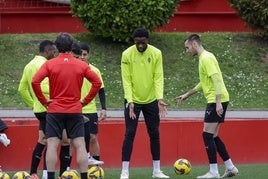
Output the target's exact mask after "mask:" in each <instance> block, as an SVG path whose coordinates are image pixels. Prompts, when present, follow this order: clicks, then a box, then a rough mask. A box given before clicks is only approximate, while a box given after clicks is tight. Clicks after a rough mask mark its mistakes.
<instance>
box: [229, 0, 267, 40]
mask: <svg viewBox="0 0 268 179" xmlns="http://www.w3.org/2000/svg"><path fill="white" fill-rule="evenodd" d="M229 2H230V3H231V7H233V8H235V9H237V11H238V15H239V16H240V17H241V18H242V19H244V20H245V21H246V22H247V24H248V25H249V26H250V27H252V28H253V29H255V30H257V31H258V32H260V33H261V35H263V36H264V37H266V38H268V23H267V22H268V1H267V0H229Z"/></svg>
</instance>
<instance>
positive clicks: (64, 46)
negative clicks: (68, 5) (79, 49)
mask: <svg viewBox="0 0 268 179" xmlns="http://www.w3.org/2000/svg"><path fill="white" fill-rule="evenodd" d="M73 42H74V39H73V37H72V36H71V35H70V34H68V33H60V34H59V35H58V36H57V38H56V41H55V44H56V47H57V49H58V51H59V53H60V54H59V55H58V56H57V57H55V58H53V59H51V60H49V61H46V62H45V63H44V64H43V65H42V67H41V68H40V70H39V71H38V72H37V73H36V74H35V76H34V77H33V79H32V87H33V91H34V92H35V94H36V96H37V98H38V100H39V101H40V102H41V104H42V105H43V106H45V107H47V116H46V121H47V123H46V138H47V154H46V163H47V170H48V179H54V178H55V166H56V163H57V147H58V145H59V143H60V139H61V138H62V133H63V129H66V132H67V136H68V138H69V139H71V143H72V145H73V146H74V148H75V149H76V154H77V157H76V158H77V163H78V166H79V168H80V175H81V179H87V169H88V161H87V152H86V148H85V142H84V119H83V115H82V106H84V105H87V104H88V103H89V102H90V101H91V100H92V99H93V98H94V97H95V96H96V94H97V93H98V91H99V89H100V87H101V81H100V79H99V77H98V76H97V74H96V73H95V72H93V71H92V70H91V69H90V68H89V67H88V65H87V64H86V63H84V62H82V61H80V60H77V59H76V58H75V57H73V55H72V54H71V49H72V44H73ZM46 77H48V79H49V98H47V97H45V96H44V94H43V93H42V90H41V86H40V84H41V82H42V81H43V79H45V78H46ZM84 78H86V79H87V80H89V81H90V82H91V84H92V88H91V89H90V91H89V92H88V94H87V95H86V97H85V98H84V99H82V100H81V99H80V97H81V87H82V84H83V79H84Z"/></svg>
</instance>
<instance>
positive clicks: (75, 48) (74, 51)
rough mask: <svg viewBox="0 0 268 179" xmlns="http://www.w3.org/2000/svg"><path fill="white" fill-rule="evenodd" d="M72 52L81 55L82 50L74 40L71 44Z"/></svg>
mask: <svg viewBox="0 0 268 179" xmlns="http://www.w3.org/2000/svg"><path fill="white" fill-rule="evenodd" d="M72 52H73V53H74V54H75V55H81V53H82V50H81V47H80V45H79V44H78V43H76V42H74V43H73V45H72Z"/></svg>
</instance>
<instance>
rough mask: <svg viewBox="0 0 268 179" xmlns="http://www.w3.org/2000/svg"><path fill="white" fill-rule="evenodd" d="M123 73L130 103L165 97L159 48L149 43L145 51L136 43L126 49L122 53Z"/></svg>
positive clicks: (141, 102) (146, 101) (144, 102)
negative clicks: (140, 50) (137, 46)
mask: <svg viewBox="0 0 268 179" xmlns="http://www.w3.org/2000/svg"><path fill="white" fill-rule="evenodd" d="M121 75H122V81H123V89H124V98H125V99H126V100H127V102H128V103H130V102H135V103H138V104H148V103H150V102H152V101H154V100H156V99H163V88H164V74H163V65H162V52H161V51H160V50H159V49H157V48H155V47H153V46H152V45H149V44H148V46H147V49H146V50H145V51H144V52H139V51H138V50H137V48H136V45H133V46H131V47H129V48H128V49H126V50H125V51H124V52H123V53H122V59H121Z"/></svg>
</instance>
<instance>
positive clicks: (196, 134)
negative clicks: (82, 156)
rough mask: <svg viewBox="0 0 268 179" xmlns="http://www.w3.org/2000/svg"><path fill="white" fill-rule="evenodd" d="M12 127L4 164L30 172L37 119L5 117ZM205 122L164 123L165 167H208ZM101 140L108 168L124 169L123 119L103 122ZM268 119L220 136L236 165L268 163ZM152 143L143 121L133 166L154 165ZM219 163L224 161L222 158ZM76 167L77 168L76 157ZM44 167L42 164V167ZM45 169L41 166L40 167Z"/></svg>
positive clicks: (230, 127) (1, 158)
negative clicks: (183, 161)
mask: <svg viewBox="0 0 268 179" xmlns="http://www.w3.org/2000/svg"><path fill="white" fill-rule="evenodd" d="M3 120H5V121H6V122H7V124H8V126H9V128H8V129H7V130H6V133H7V135H8V137H9V138H10V139H11V145H10V146H9V147H7V148H6V147H4V146H3V145H2V144H0V151H1V154H0V165H1V166H2V168H3V169H4V170H6V171H8V170H29V168H30V161H31V154H32V150H33V148H34V146H35V144H36V140H37V133H38V132H37V131H38V127H37V121H36V120H35V119H8V118H4V119H3ZM202 125H203V123H202V120H201V119H186V120H185V119H183V120H180V119H164V120H162V121H161V126H160V129H161V165H162V166H170V165H172V164H173V163H174V161H175V160H176V159H178V158H181V157H184V158H187V159H188V160H190V162H191V163H192V164H193V165H199V164H207V158H206V154H205V150H204V147H203V139H202V135H201V134H202ZM99 126H100V134H99V141H100V146H101V159H102V160H104V161H105V164H104V167H111V168H119V167H121V147H122V142H123V137H124V130H125V126H124V122H123V120H122V119H107V121H106V122H102V123H100V125H99ZM267 128H268V120H267V119H256V120H254V119H251V120H246V119H244V120H243V119H227V121H226V122H225V123H224V125H223V126H222V128H221V133H220V136H221V137H222V138H223V139H224V140H225V141H226V146H227V147H228V149H229V153H230V155H231V157H232V160H233V161H234V162H235V163H240V164H244V163H268V152H267V151H268V143H267V142H266V141H268V135H267V134H266V130H267ZM149 150H150V149H149V140H148V135H147V132H146V127H145V124H144V122H142V121H141V122H140V124H139V126H138V131H137V135H136V138H135V142H134V150H133V154H132V159H131V166H139V167H144V166H151V165H152V161H151V154H150V151H149ZM219 161H220V162H221V160H220V158H219ZM72 165H73V166H72V167H74V168H76V167H77V166H76V159H75V157H74V159H73V162H72ZM40 166H42V165H40ZM40 169H41V167H40Z"/></svg>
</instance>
